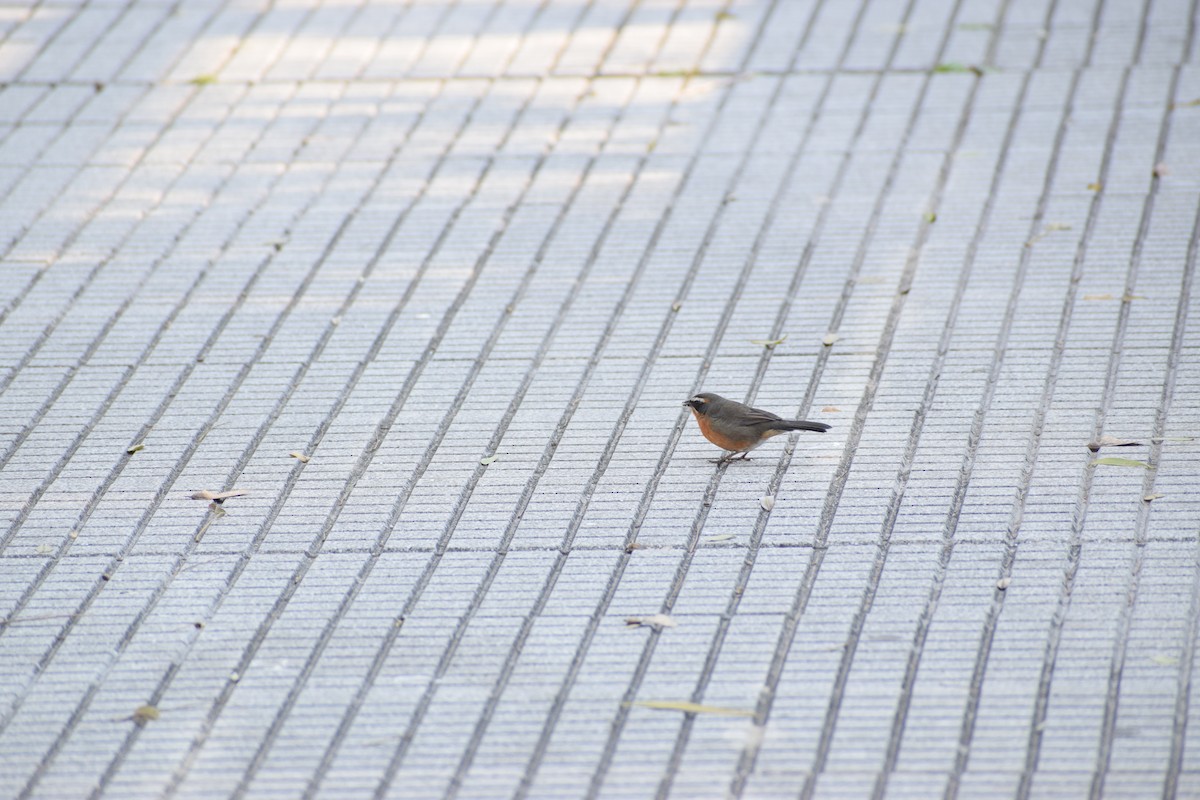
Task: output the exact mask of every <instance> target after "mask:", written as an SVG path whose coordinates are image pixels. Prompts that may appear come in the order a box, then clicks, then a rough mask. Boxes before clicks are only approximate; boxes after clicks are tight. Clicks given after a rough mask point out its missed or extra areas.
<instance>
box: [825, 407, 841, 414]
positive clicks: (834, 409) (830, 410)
mask: <svg viewBox="0 0 1200 800" xmlns="http://www.w3.org/2000/svg"><path fill="white" fill-rule="evenodd" d="M821 411H822V412H823V413H826V414H836V413H838V412H839V411H841V409H840V408H838V407H837V406H825V407H824V408H822V409H821Z"/></svg>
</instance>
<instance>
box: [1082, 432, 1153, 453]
mask: <svg viewBox="0 0 1200 800" xmlns="http://www.w3.org/2000/svg"><path fill="white" fill-rule="evenodd" d="M1140 444H1141V442H1135V441H1134V440H1133V439H1118V438H1117V437H1115V436H1107V435H1106V436H1101V437H1100V438H1099V439H1097V440H1096V441H1094V442H1088V446H1087V447H1088V450H1091V451H1092V452H1093V453H1094V452H1096V451H1097V450H1099V449H1100V448H1101V447H1133V446H1136V445H1140Z"/></svg>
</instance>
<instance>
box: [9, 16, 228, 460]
mask: <svg viewBox="0 0 1200 800" xmlns="http://www.w3.org/2000/svg"><path fill="white" fill-rule="evenodd" d="M230 2H231V0H222V2H221V4H220V6H219V7H218V9H217V10H216V11H215V12H214V13H213V15H212V16H211V17H210V18H209V19H208V20H207V21H206V27H207V23H211V22H212V20H213V19H215V18H216V17H218V16H220V14H221V13H222V12H223V11H224V10H225V9H226V8H227V7H228V5H229V3H230ZM182 3H183V0H175V3H174V4H173V5H172V13H170V14H165V15H164V16H163V18H162V21H161V22H160V24H159V26H158V27H156V28H155V29H154V31H153V32H152V33H150V34H148V36H147V37H146V40H148V39H149V38H150V36H153V35H154V34H156V33H158V32H159V31H160V30H161V29H162V26H163V25H165V23H166V21H167V20H169V19H170V18H171V16H172V14H173V13H174V12H175V11H176V10H177V9H178V8H179V7H180V6H181V5H182ZM143 41H145V40H143ZM137 55H138V50H137V49H136V48H135V49H133V50H132V51H131V53H130V55H129V56H128V57H127V58H126V59H125V60H123V61H122V62H121V64H120V66H119V67H118V68H117V71H120V70H123V69H125V68H126V67H127V66H128V65H129V64H130V62H132V61H133V59H135V58H136V57H137ZM182 58H183V53H180V54H179V55H177V56H176V58H175V59H174V60H173V61H172V62H171V66H169V67H168V69H170V68H172V67H173V66H174V65H176V64H178V63H179V60H180V59H182ZM63 84H66V85H74V84H71V83H68V82H57V83H51V84H48V85H49V86H50V87H57V86H59V85H63ZM6 85H9V86H11V85H29V84H27V83H24V82H21V83H17V82H0V88H3V87H4V86H6ZM83 85H93V86H94V83H93V82H87V83H84V84H83ZM106 85H107V84H106ZM142 85H144V86H145V87H147V89H153V88H154V87H156V86H159V85H161V84H158V83H151V82H146V83H144V84H142ZM198 88H199V87H197V89H198ZM147 94H149V91H146V92H143V93H142V94H141V96H140V98H139V99H144V98H145V97H146V95H147ZM195 94H196V92H193V93H192V96H193V97H194V96H195ZM190 102H191V99H190V98H189V100H188V103H190ZM188 103H184V104H181V105H180V107H179V108H178V109H177V110H176V111H175V112H174V113H173V114H171V116H170V118H169V120H168V121H167V122H166V123H165V124H164V125H163V126H162V127H161V128H160V130H159V132H158V134H157V135H156V136H155V138H154V142H155V143H157V142H158V141H160V140H161V139H162V137H163V135H164V134H165V133H166V131H167V130H169V129H170V127H171V126H172V125H174V123H175V122H176V121H177V120H178V118H179V116H180V114H181V113H182V111H183V109H184V108H185V107H186V105H187V104H188ZM83 108H84V106H83V105H81V106H80V107H79V108H78V109H76V110H75V112H74V113H72V114H71V118H70V119H69V120H67V121H66V122H65V123H63V125H62V131H63V133H65V132H66V131H67V130H69V129H70V127H71V125H72V124H73V123H74V122H75V120H76V119H77V118H78V116H79V114H80V112H82V111H83ZM133 110H134V109H133V108H132V107H131V109H130V110H129V111H127V112H126V113H125V114H124V115H123V117H122V118H125V117H128V116H129V114H130V113H131V112H132V111H133ZM27 112H28V110H27ZM16 127H17V125H14V128H16ZM116 127H117V126H113V127H111V128H110V131H109V137H110V138H111V134H112V132H113V131H114V130H116ZM63 133H60V134H59V136H58V137H56V139H55V142H57V141H59V140H60V139H61V138H62V135H63ZM106 141H107V139H106ZM53 145H54V142H52V143H49V144H47V146H46V148H45V149H44V150H42V151H41V152H39V154H38V158H40V157H41V155H42V154H43V153H45V152H46V150H48V149H49V148H50V147H52V146H53ZM100 146H102V145H97V148H99V147H100ZM151 146H152V145H151ZM95 152H96V151H95V150H93V151H92V155H93V156H94V155H95ZM148 152H149V148H147V149H146V150H145V151H143V153H142V155H140V156H139V157H138V159H137V162H135V164H134V165H133V166H131V167H129V168H128V173H127V175H126V178H124V179H122V181H121V183H120V184H119V185H118V187H117V188H115V189H113V191H112V193H111V195H110V196H109V198H108V199H107V200H105V201H104V202H103V203H101V204H100V206H99V207H98V209H97V210H95V211H93V212H92V214H91V215H89V216H90V217H94V216H95V215H96V214H97V213H99V209H102V208H105V207H107V206H108V205H110V204H111V202H112V200H113V199H114V197H115V195H116V193H117V192H118V191H119V189H120V186H123V185H124V184H125V182H126V181H127V180H128V178H129V177H130V176H132V174H133V172H134V170H135V169H136V168H137V166H138V165H139V164H141V163H143V162H144V160H145V157H146V154H147V153H148ZM90 158H91V156H89V159H90ZM38 165H39V162H38V160H37V159H35V160H34V161H33V162H31V163H30V164H29V165H28V166H27V167H26V168H25V170H24V174H25V175H28V174H29V173H31V172H32V171H33V169H34V168H35V167H37V166H38ZM93 166H101V165H98V164H94V163H91V162H90V161H85V162H84V163H81V164H79V165H78V169H77V170H76V173H75V174H76V176H78V175H79V174H80V173H82V172H83V171H84V170H85V169H86V168H88V167H93ZM52 207H53V203H51V204H50V205H49V206H47V207H46V208H45V209H43V210H42V211H40V212H39V213H38V216H37V217H36V218H35V220H34V221H33V222H32V223H30V225H29V226H27V227H26V228H25V229H24V230H23V231H21V232H20V233H19V234H17V236H15V237H14V239H13V241H12V242H10V243H9V244H8V245H7V247H6V249H5V252H4V255H3V256H2V257H0V261H3V259H4V258H7V257H8V256H9V254H10V253H11V252H12V251H13V249H14V248H15V247H16V246H17V243H18V242H19V241H20V239H21V237H22V236H23V235H24V234H25V233H27V232H28V231H29V230H30V229H31V228H32V227H33V225H35V224H36V223H37V221H38V220H40V219H42V218H44V217H45V215H46V214H47V213H49V211H50V210H51V208H52ZM83 228H84V226H80V228H79V229H78V230H77V231H76V232H75V234H74V235H73V236H71V237H70V238H69V239H68V240H67V241H66V242H65V243H64V244H63V245H62V247H61V248H60V252H59V256H61V255H62V253H63V252H65V251H66V250H67V248H69V247H70V246H71V245H72V244H73V243H74V242H75V241H76V240H77V239H78V237H79V235H80V234H81V233H82V232H83ZM123 243H124V239H123V240H122V244H123ZM117 246H118V247H120V246H121V245H120V244H118V245H117ZM114 255H115V251H114ZM114 255H110V256H108V257H107V258H105V259H103V260H102V263H101V264H100V265H97V267H96V269H95V270H93V271H92V273H91V274H89V275H88V276H87V277H86V279H85V280H84V282H83V284H81V286H80V288H79V289H78V290H77V291H76V292H74V293H73V295H72V297H71V300H70V302H69V303H68V304H67V307H66V308H65V309H64V310H63V312H62V314H60V315H59V318H58V319H56V320H54V321H53V325H54V326H57V325H58V323H59V322H61V321H62V317H64V316H66V313H67V311H68V310H69V309H70V308H71V307H72V306H73V305H74V304H75V302H76V301H77V300H78V298H79V296H80V295H82V294H83V292H84V291H85V290H86V289H87V287H88V286H90V285H91V283H92V281H94V280H95V278H96V275H97V274H98V273H99V270H100V268H101V267H102V266H103V263H107V262H108V261H110V260H111V259H112V258H113V257H114ZM56 258H57V257H56ZM44 274H45V270H38V271H37V272H36V273H34V275H33V277H32V278H31V279H30V281H29V283H27V284H26V286H25V287H24V288H23V289H22V290H21V291H20V292H18V293H17V294H14V295H13V296H12V298H10V299H9V300H7V301H6V302H5V305H4V307H3V308H0V326H2V325H3V324H4V321H5V320H6V319H7V318H8V316H9V315H10V314H11V313H12V312H13V311H15V310H16V309H17V308H19V307H20V305H21V304H22V303H24V301H25V300H26V299H27V298H28V296H29V294H30V293H31V292H32V291H33V290H34V289H35V288H36V285H37V284H38V283H39V282H40V281H41V279H42V276H43V275H44ZM49 334H50V332H44V333H43V334H41V335H39V341H38V343H37V347H38V348H40V347H41V344H42V342H40V339H42V338H44V337H48V336H49ZM23 367H24V363H22V364H21V365H20V366H19V367H17V368H15V369H14V370H13V373H12V374H10V375H5V376H4V377H3V378H0V395H2V394H3V392H4V390H5V389H7V388H8V385H9V383H11V381H12V375H14V374H15V373H16V372H18V371H19V370H20V369H21V368H23ZM4 459H5V460H6V459H7V455H6V456H5V457H4Z"/></svg>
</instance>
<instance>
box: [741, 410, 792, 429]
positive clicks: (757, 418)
mask: <svg viewBox="0 0 1200 800" xmlns="http://www.w3.org/2000/svg"><path fill="white" fill-rule="evenodd" d="M745 414H746V422H748V423H750V424H751V425H755V424H758V423H760V422H781V421H782V420H783V417H781V416H779V415H778V414H772V413H771V412H770V411H764V410H763V409H761V408H747V409H746V411H745Z"/></svg>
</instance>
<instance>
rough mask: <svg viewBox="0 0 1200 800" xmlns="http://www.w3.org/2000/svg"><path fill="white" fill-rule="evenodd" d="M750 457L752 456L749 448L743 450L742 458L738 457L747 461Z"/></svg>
mask: <svg viewBox="0 0 1200 800" xmlns="http://www.w3.org/2000/svg"><path fill="white" fill-rule="evenodd" d="M749 457H750V451H749V450H743V451H742V457H741V458H740V459H738V460H739V461H745V460H746V459H748V458H749Z"/></svg>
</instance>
